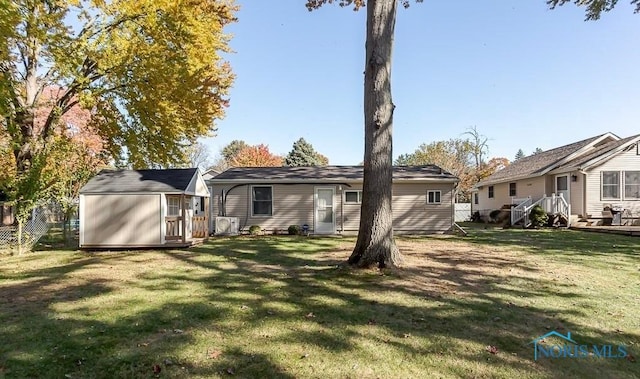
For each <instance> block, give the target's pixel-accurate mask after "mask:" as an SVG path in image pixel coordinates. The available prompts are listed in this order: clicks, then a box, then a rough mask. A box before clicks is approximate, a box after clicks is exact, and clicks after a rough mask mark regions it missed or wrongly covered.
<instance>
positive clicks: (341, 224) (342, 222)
mask: <svg viewBox="0 0 640 379" xmlns="http://www.w3.org/2000/svg"><path fill="white" fill-rule="evenodd" d="M338 189H339V190H340V234H344V196H343V194H344V189H342V186H338Z"/></svg>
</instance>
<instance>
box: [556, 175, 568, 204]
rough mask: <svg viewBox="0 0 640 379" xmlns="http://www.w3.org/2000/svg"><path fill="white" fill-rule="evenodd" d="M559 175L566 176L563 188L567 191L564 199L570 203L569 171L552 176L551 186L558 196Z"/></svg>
mask: <svg viewBox="0 0 640 379" xmlns="http://www.w3.org/2000/svg"><path fill="white" fill-rule="evenodd" d="M561 177H566V178H567V189H566V190H563V192H564V191H566V192H567V196H566V197H564V196H563V197H564V200H565V201H566V202H567V204H571V174H570V173H566V174H560V175H556V176H554V178H553V188H554V190H555V193H556V195H558V196H560V194H559V193H558V178H561Z"/></svg>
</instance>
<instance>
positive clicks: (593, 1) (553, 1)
mask: <svg viewBox="0 0 640 379" xmlns="http://www.w3.org/2000/svg"><path fill="white" fill-rule="evenodd" d="M566 3H574V4H575V5H577V6H579V7H585V8H586V9H585V21H591V20H599V19H600V16H602V13H604V12H609V11H610V10H612V9H613V8H615V6H616V5H617V4H618V0H547V4H548V5H549V7H551V9H554V8H555V7H557V6H562V5H565V4H566ZM630 3H631V4H632V5H634V6H635V13H640V0H631V1H630Z"/></svg>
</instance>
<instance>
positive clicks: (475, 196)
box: [473, 192, 478, 205]
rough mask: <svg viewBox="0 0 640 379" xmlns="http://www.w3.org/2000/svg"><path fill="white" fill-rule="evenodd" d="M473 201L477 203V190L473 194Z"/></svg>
mask: <svg viewBox="0 0 640 379" xmlns="http://www.w3.org/2000/svg"><path fill="white" fill-rule="evenodd" d="M473 203H474V204H475V205H478V193H477V192H476V193H474V194H473Z"/></svg>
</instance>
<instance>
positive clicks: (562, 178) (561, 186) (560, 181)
mask: <svg viewBox="0 0 640 379" xmlns="http://www.w3.org/2000/svg"><path fill="white" fill-rule="evenodd" d="M556 195H558V196H560V195H562V197H563V198H564V200H565V201H566V202H567V204H569V175H558V176H556Z"/></svg>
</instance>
